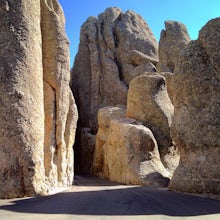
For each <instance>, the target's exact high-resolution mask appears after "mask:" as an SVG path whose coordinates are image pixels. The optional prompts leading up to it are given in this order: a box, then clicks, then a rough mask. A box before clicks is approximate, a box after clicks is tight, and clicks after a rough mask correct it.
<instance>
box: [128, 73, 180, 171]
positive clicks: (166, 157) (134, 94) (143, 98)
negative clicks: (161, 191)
mask: <svg viewBox="0 0 220 220" xmlns="http://www.w3.org/2000/svg"><path fill="white" fill-rule="evenodd" d="M173 112H174V108H173V105H172V103H171V101H170V98H169V96H168V93H167V89H166V82H165V78H164V77H163V76H161V75H159V74H156V73H148V74H145V75H141V76H138V77H136V78H135V79H133V80H132V81H131V84H130V88H129V91H128V99H127V116H128V117H130V118H135V119H136V120H138V121H141V122H143V124H144V125H145V126H146V127H148V128H149V129H150V130H151V131H152V132H153V134H154V137H155V139H156V141H157V144H158V148H159V152H160V156H161V160H162V162H163V164H164V166H165V167H166V168H168V169H169V170H170V171H171V172H173V171H174V170H175V168H176V167H177V165H178V163H179V152H178V150H177V149H176V148H175V146H173V143H172V139H171V136H170V126H171V123H172V116H173Z"/></svg>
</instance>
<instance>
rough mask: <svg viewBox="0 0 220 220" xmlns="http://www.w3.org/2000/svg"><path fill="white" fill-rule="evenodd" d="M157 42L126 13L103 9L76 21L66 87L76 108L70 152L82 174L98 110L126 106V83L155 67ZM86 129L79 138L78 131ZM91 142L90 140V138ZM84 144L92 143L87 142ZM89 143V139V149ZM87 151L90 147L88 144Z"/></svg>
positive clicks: (140, 22)
mask: <svg viewBox="0 0 220 220" xmlns="http://www.w3.org/2000/svg"><path fill="white" fill-rule="evenodd" d="M157 47H158V45H157V42H156V40H155V38H154V36H153V34H152V32H151V31H150V29H149V27H148V25H147V24H146V22H145V21H144V20H143V19H142V18H141V16H139V15H137V14H135V13H134V12H132V11H127V12H126V13H123V12H122V11H121V10H120V9H118V8H108V9H106V11H105V12H104V13H102V14H100V15H99V16H98V17H89V18H88V20H87V21H86V22H85V23H84V24H83V25H82V28H81V34H80V45H79V50H78V53H77V56H76V58H75V62H74V66H73V70H72V89H73V92H74V96H75V98H76V103H77V106H78V110H79V123H78V137H79V138H78V140H77V142H78V143H77V144H76V146H75V150H76V151H78V155H81V156H79V157H78V158H84V159H83V160H84V161H81V162H79V161H78V165H79V171H80V172H84V173H88V172H90V170H89V169H88V168H89V167H85V166H84V164H85V163H91V161H89V159H88V158H89V157H90V155H87V152H88V150H87V149H85V148H86V146H83V147H82V142H87V140H83V138H84V137H87V136H89V137H91V135H95V134H96V133H97V129H98V128H97V126H98V123H97V113H98V110H99V109H100V108H102V107H105V106H110V105H113V106H115V105H117V104H121V105H126V101H127V92H128V86H129V83H130V81H131V80H132V79H133V78H134V77H136V76H138V75H140V74H142V73H143V72H145V71H155V70H156V69H155V65H156V64H157V63H158V54H157ZM85 128H86V130H87V131H88V132H87V135H84V136H81V130H82V129H85ZM90 140H92V139H90ZM90 144H92V143H91V142H90ZM94 146H95V143H93V151H94ZM89 148H90V149H92V146H89Z"/></svg>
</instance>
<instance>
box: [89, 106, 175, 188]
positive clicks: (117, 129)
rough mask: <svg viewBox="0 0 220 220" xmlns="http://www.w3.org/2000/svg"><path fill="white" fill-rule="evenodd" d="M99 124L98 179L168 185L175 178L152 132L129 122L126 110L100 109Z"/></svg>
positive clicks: (96, 159) (95, 158)
mask: <svg viewBox="0 0 220 220" xmlns="http://www.w3.org/2000/svg"><path fill="white" fill-rule="evenodd" d="M98 122H99V131H98V133H97V137H96V149H95V154H94V155H95V156H94V161H93V169H92V170H93V172H94V173H95V174H96V175H98V176H100V177H103V178H107V179H109V180H111V181H116V182H119V183H123V184H141V185H148V186H153V187H164V186H167V185H168V183H169V179H170V177H171V175H170V173H169V172H168V171H167V170H166V169H165V168H164V166H163V164H162V163H161V160H160V154H159V151H158V146H157V142H156V140H155V138H154V135H153V133H152V132H151V130H150V129H148V128H147V127H145V126H143V125H142V124H141V123H140V122H138V121H136V120H135V119H128V118H126V109H125V108H124V107H105V108H102V109H100V110H99V114H98Z"/></svg>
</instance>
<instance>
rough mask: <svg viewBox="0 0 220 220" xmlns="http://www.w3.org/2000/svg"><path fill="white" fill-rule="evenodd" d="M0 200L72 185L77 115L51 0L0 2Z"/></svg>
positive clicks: (59, 19)
mask: <svg viewBox="0 0 220 220" xmlns="http://www.w3.org/2000/svg"><path fill="white" fill-rule="evenodd" d="M0 17H1V19H0V25H1V29H2V31H1V33H0V46H1V50H0V66H1V68H0V123H1V129H0V197H1V198H13V197H23V196H33V195H36V194H49V193H51V192H52V191H57V190H59V189H58V186H60V187H67V186H69V185H71V183H72V177H73V152H72V148H71V147H72V144H73V142H74V133H75V127H76V119H77V110H76V106H75V102H74V99H73V96H72V93H71V91H70V88H69V85H68V83H69V51H68V41H67V38H66V36H65V32H64V18H63V13H62V9H61V8H60V6H59V4H58V2H57V1H56V0H53V1H47V0H41V1H40V0H36V1H26V0H18V1H16V2H14V1H13V2H12V1H2V2H1V3H0Z"/></svg>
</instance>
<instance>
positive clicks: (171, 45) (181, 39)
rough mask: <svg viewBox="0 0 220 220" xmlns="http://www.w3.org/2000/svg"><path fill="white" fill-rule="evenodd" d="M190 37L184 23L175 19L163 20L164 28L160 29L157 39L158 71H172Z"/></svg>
mask: <svg viewBox="0 0 220 220" xmlns="http://www.w3.org/2000/svg"><path fill="white" fill-rule="evenodd" d="M189 41H190V37H189V34H188V31H187V28H186V26H185V25H184V24H182V23H180V22H177V21H165V30H162V31H161V34H160V41H159V48H158V49H159V51H158V52H159V63H158V65H157V70H158V71H159V72H174V69H175V65H176V63H177V62H178V59H179V55H180V52H181V50H183V49H184V48H185V47H186V45H187V44H188V43H189Z"/></svg>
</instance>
